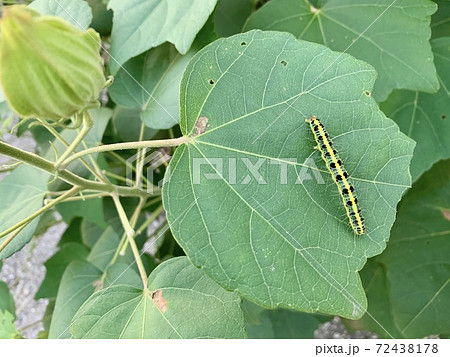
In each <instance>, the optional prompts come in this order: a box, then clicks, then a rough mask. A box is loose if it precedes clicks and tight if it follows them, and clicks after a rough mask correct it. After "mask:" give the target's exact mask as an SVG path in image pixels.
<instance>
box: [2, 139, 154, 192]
mask: <svg viewBox="0 0 450 357" xmlns="http://www.w3.org/2000/svg"><path fill="white" fill-rule="evenodd" d="M0 154H3V155H6V156H9V157H12V158H14V159H17V160H20V161H23V162H24V163H26V164H29V165H32V166H34V167H37V168H39V169H41V170H43V171H47V172H49V173H51V174H55V173H56V169H55V167H54V166H53V163H52V162H51V161H48V160H46V159H44V158H42V157H39V156H38V155H36V154H33V153H31V152H27V151H24V150H21V149H18V148H16V147H14V146H12V145H9V144H7V143H5V142H3V141H0ZM58 177H59V178H60V179H62V180H64V181H66V182H67V183H70V184H72V185H74V186H78V187H80V188H81V189H90V190H95V191H100V192H112V191H116V192H117V193H118V194H119V195H121V196H137V197H148V196H149V194H148V193H147V192H144V191H141V190H138V189H136V188H134V187H123V186H116V185H113V184H108V183H103V182H97V181H92V180H86V179H84V178H82V177H80V176H78V175H76V174H74V173H72V172H70V171H68V170H62V171H60V172H59V174H58ZM159 193H160V189H159V188H157V187H155V188H154V189H153V195H158V194H159Z"/></svg>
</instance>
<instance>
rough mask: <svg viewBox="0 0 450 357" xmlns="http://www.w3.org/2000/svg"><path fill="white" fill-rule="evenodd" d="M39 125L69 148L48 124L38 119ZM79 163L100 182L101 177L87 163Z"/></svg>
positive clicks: (83, 161)
mask: <svg viewBox="0 0 450 357" xmlns="http://www.w3.org/2000/svg"><path fill="white" fill-rule="evenodd" d="M38 120H39V122H40V124H41V125H42V126H43V127H44V128H45V129H47V130H48V131H49V132H50V134H52V135H53V136H54V137H55V138H56V139H58V140H59V141H60V142H61V144H63V145H64V146H65V147H66V148H68V147H69V145H70V144H69V143H68V142H67V141H66V139H64V138H63V137H62V135H61V134H60V133H59V132H58V131H57V130H56V129H55V128H54V127H53V126H51V125H48V123H47V122H46V121H44V120H40V119H38ZM81 162H82V163H83V165H84V166H85V167H86V168H87V169H88V170H89V172H90V173H92V174H93V175H94V176H95V177H97V178H98V179H99V180H100V181H101V180H102V177H101V176H99V175H98V174H97V172H96V171H95V170H94V169H93V168H92V167H91V166H90V165H89V164H88V163H87V161H86V160H85V159H81Z"/></svg>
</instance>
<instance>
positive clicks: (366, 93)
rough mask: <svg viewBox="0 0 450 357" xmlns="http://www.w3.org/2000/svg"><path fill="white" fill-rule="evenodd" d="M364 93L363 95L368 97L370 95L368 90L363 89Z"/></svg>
mask: <svg viewBox="0 0 450 357" xmlns="http://www.w3.org/2000/svg"><path fill="white" fill-rule="evenodd" d="M364 95H365V96H366V97H370V96H371V95H372V93H370V91H368V90H365V91H364Z"/></svg>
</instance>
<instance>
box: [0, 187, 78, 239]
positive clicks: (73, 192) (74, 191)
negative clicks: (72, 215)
mask: <svg viewBox="0 0 450 357" xmlns="http://www.w3.org/2000/svg"><path fill="white" fill-rule="evenodd" d="M80 191H81V188H80V187H77V186H74V187H72V188H71V189H70V190H69V191H67V192H66V193H64V194H63V195H61V196H59V197H58V198H56V199H54V200H52V201H51V202H50V203H48V204H46V205H45V206H43V207H42V208H41V209H39V210H37V211H36V212H34V213H33V214H31V215H30V216H28V217H27V218H25V219H23V220H21V221H20V222H19V223H16V224H15V225H13V226H12V227H9V228H8V229H6V230H5V231H3V232H1V233H0V238H2V237H4V236H6V235H7V234H9V233H11V232H14V231H15V230H16V229H17V228H20V227H22V226H24V225H27V224H28V223H30V222H31V221H32V220H33V219H35V218H36V217H38V216H40V215H41V214H42V213H44V212H45V211H47V210H49V209H50V208H52V207H53V206H55V205H56V204H58V203H59V202H61V201H64V200H65V199H66V198H68V197H71V196H73V195H76V194H77V193H78V192H80Z"/></svg>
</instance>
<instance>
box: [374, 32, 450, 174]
mask: <svg viewBox="0 0 450 357" xmlns="http://www.w3.org/2000/svg"><path fill="white" fill-rule="evenodd" d="M431 43H432V45H433V51H434V62H435V64H436V69H437V72H438V78H439V82H440V85H441V89H440V90H439V92H437V93H435V94H427V93H421V92H412V91H406V90H402V91H395V92H394V93H392V95H391V96H390V97H389V98H388V100H387V101H386V102H384V103H382V104H381V109H382V110H383V111H384V113H386V115H387V116H388V117H390V118H392V119H394V120H395V121H396V122H397V124H398V125H399V126H400V129H401V130H402V131H403V132H404V133H405V134H406V135H408V136H409V137H411V138H413V139H414V140H416V142H417V147H416V150H415V151H414V157H413V159H412V161H411V174H412V177H413V181H415V180H416V179H417V178H418V177H419V176H420V175H422V174H423V173H424V172H425V171H427V170H429V169H430V167H431V166H432V165H433V164H434V163H436V162H438V161H439V160H441V159H447V158H449V157H450V142H449V140H448V132H449V131H450V92H449V90H450V71H449V70H448V68H449V66H450V37H443V38H439V39H436V40H433V41H432V42H431Z"/></svg>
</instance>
